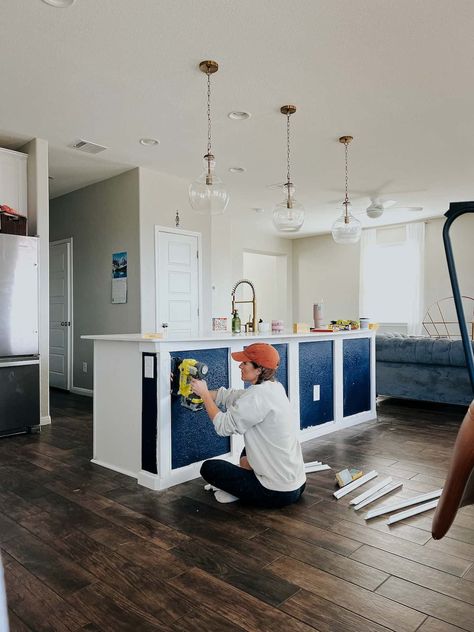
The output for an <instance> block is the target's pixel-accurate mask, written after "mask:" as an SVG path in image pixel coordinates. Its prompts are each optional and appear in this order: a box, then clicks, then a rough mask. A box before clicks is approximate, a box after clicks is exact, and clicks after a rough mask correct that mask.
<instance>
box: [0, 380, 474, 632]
mask: <svg viewBox="0 0 474 632" xmlns="http://www.w3.org/2000/svg"><path fill="white" fill-rule="evenodd" d="M51 401H52V411H51V412H52V418H53V424H52V425H51V426H50V427H45V428H43V431H42V433H41V435H31V436H29V435H23V436H17V437H8V438H3V439H1V440H0V549H1V552H2V557H3V563H4V567H5V579H6V584H7V592H8V605H9V611H10V625H11V630H12V632H43V631H46V630H48V631H52V630H53V631H56V630H58V631H70V630H82V631H86V630H87V631H90V632H92V631H101V630H102V631H111V632H116V631H128V630H130V631H132V630H133V631H134V632H147V631H149V630H150V631H151V630H158V631H159V630H167V631H169V632H194V631H196V632H197V631H199V632H202V631H203V630H205V631H206V632H221V631H222V632H238V631H241V630H247V631H248V632H265V631H271V632H280V631H281V632H292V631H293V630H294V631H295V632H298V631H301V632H314V631H315V630H318V631H319V632H333V631H334V632H384V631H385V632H387V630H394V631H397V632H414V631H415V630H418V631H419V632H456V631H459V630H469V631H473V632H474V507H472V506H471V507H466V508H464V509H463V510H461V512H460V513H459V514H458V517H457V519H456V522H455V524H454V526H453V528H452V529H451V530H450V532H449V534H448V537H446V538H445V539H443V540H442V541H440V542H435V541H434V540H432V538H431V533H430V527H431V518H432V512H431V513H428V514H423V515H420V516H416V517H414V518H412V519H410V520H408V521H406V522H404V523H401V524H398V525H394V526H392V527H387V526H386V525H385V524H384V522H385V521H384V518H380V519H375V520H373V521H370V522H369V523H365V520H364V519H363V513H364V511H362V512H360V513H356V512H354V510H353V509H352V508H351V507H349V501H350V500H351V498H353V497H354V496H355V495H357V494H358V493H360V490H356V491H355V492H354V493H353V494H349V495H347V496H346V497H344V498H342V499H341V500H339V501H337V500H335V499H334V498H333V497H332V493H331V492H332V491H334V471H335V470H336V471H337V470H338V469H342V468H344V467H347V466H357V467H361V468H364V469H366V470H369V469H376V470H377V471H378V472H379V479H380V478H381V477H382V476H387V475H391V476H392V477H393V478H394V479H395V480H401V481H403V484H404V485H403V489H402V490H401V491H399V492H398V493H394V494H392V495H391V498H392V499H393V498H403V497H407V496H413V495H416V494H418V493H421V492H425V491H430V490H432V489H436V488H437V487H438V486H439V485H442V484H443V482H444V477H445V474H446V471H447V467H448V464H449V458H450V453H451V448H452V445H453V443H454V439H455V437H456V433H457V430H458V428H459V424H460V422H461V420H462V417H463V415H464V412H465V411H464V410H463V409H462V408H459V407H449V406H431V405H427V404H424V405H423V404H420V403H418V404H415V403H408V402H402V401H400V400H398V401H397V400H390V399H386V400H383V401H381V402H380V403H379V407H378V421H377V422H370V423H367V424H363V425H360V426H355V427H353V428H350V429H347V430H344V431H341V432H339V433H337V434H333V435H328V436H325V437H323V438H321V439H316V440H314V441H311V442H308V443H306V444H304V446H303V450H304V454H305V460H307V461H312V460H321V461H323V462H325V463H329V464H330V465H331V466H332V467H333V471H328V472H317V473H313V474H309V476H308V484H307V489H306V492H305V495H304V497H303V499H302V500H301V502H300V503H298V504H296V505H292V506H290V507H286V508H284V509H282V510H277V511H269V510H256V509H251V508H248V507H243V506H241V505H240V504H239V503H235V504H229V505H220V504H218V503H216V501H215V499H214V497H213V495H212V494H211V493H209V492H206V491H204V489H203V481H202V480H200V479H199V480H195V481H190V482H188V483H184V484H182V485H178V486H176V487H173V488H172V489H170V490H167V491H165V492H152V491H150V490H147V489H145V488H141V487H138V486H137V485H136V483H135V482H134V481H133V480H131V479H129V478H128V477H125V476H122V475H121V474H117V473H115V472H112V471H109V470H106V469H104V468H100V467H98V466H95V465H93V464H91V463H90V458H91V456H92V400H91V399H88V398H85V397H80V396H77V395H71V394H67V393H61V392H58V391H55V392H53V393H52V398H51ZM385 501H386V499H384V502H385ZM1 632H3V631H1Z"/></svg>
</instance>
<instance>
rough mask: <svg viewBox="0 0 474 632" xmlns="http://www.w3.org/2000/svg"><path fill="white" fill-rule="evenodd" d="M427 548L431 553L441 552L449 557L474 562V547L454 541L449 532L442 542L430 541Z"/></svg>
mask: <svg viewBox="0 0 474 632" xmlns="http://www.w3.org/2000/svg"><path fill="white" fill-rule="evenodd" d="M425 547H426V549H428V550H429V551H441V552H443V553H447V554H448V555H453V556H455V557H460V558H462V559H463V560H470V561H471V562H474V545H473V544H466V543H465V542H459V541H458V540H453V539H452V538H450V537H449V532H448V536H447V537H444V538H443V539H442V540H430V541H429V542H428V543H427V544H426V545H425Z"/></svg>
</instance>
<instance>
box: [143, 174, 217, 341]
mask: <svg viewBox="0 0 474 632" xmlns="http://www.w3.org/2000/svg"><path fill="white" fill-rule="evenodd" d="M138 172H139V196H140V200H139V206H140V277H141V278H140V285H141V331H142V332H151V331H155V328H156V323H155V312H156V295H155V226H156V225H159V226H166V227H169V228H174V227H175V215H176V210H177V209H178V210H179V215H180V218H181V222H180V226H181V228H182V229H184V230H190V231H195V232H199V233H201V236H202V252H201V253H200V254H201V260H202V273H203V283H202V291H203V296H202V299H203V301H202V304H203V314H202V319H201V327H202V329H203V331H210V329H211V219H210V217H208V216H205V215H200V214H198V213H196V211H193V210H192V209H191V207H190V205H189V200H188V186H189V182H187V181H185V180H183V179H181V178H175V177H172V176H168V175H164V174H162V173H158V172H157V171H152V170H151V169H147V168H143V167H140V168H139V169H138Z"/></svg>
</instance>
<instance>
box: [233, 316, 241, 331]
mask: <svg viewBox="0 0 474 632" xmlns="http://www.w3.org/2000/svg"><path fill="white" fill-rule="evenodd" d="M232 333H233V334H240V317H239V312H238V311H237V310H235V311H234V313H233V315H232Z"/></svg>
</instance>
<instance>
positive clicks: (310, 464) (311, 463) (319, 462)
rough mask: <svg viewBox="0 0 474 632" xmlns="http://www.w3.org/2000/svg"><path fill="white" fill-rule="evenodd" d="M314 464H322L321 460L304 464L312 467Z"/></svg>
mask: <svg viewBox="0 0 474 632" xmlns="http://www.w3.org/2000/svg"><path fill="white" fill-rule="evenodd" d="M313 465H322V462H321V461H308V463H305V464H304V466H305V468H306V467H312V466H313Z"/></svg>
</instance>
